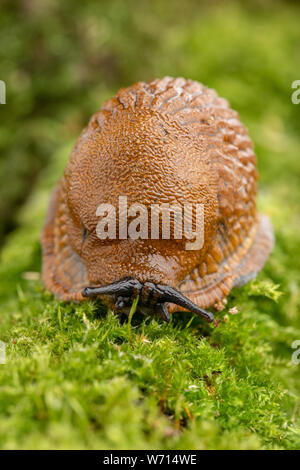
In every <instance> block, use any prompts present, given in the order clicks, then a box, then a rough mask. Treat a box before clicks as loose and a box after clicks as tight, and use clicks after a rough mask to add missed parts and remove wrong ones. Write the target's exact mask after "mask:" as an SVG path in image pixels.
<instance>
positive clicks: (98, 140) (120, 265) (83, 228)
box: [41, 77, 273, 321]
mask: <svg viewBox="0 0 300 470" xmlns="http://www.w3.org/2000/svg"><path fill="white" fill-rule="evenodd" d="M256 193H257V169H256V156H255V154H254V151H253V145H252V142H251V140H250V138H249V136H248V133H247V130H246V129H245V127H244V126H243V125H242V123H241V122H240V120H239V116H238V114H237V112H235V111H233V110H232V109H230V107H229V105H228V102H227V101H226V100H224V99H222V98H220V97H218V95H217V93H216V92H215V91H213V90H211V89H208V88H206V87H204V86H203V85H201V84H200V83H198V82H195V81H191V80H185V79H183V78H177V79H172V78H169V77H165V78H163V79H162V80H154V81H152V82H149V83H143V82H139V83H136V84H135V85H133V86H132V87H130V88H126V89H122V90H120V91H119V92H118V93H117V95H116V96H115V97H114V98H112V99H110V100H109V101H107V102H106V103H104V105H103V106H102V108H101V109H100V111H99V112H97V113H96V114H94V115H93V116H92V118H91V120H90V122H89V124H88V126H87V127H86V128H85V129H84V130H83V132H82V134H81V136H80V137H79V139H78V141H77V143H76V145H75V147H74V149H73V151H72V153H71V156H70V160H69V163H68V165H67V168H66V170H65V173H64V176H63V178H62V180H61V181H60V182H59V183H58V185H57V186H56V188H55V189H54V192H53V195H52V198H51V201H50V205H49V209H48V213H47V217H46V222H45V225H44V228H43V232H42V237H41V242H42V249H43V281H44V283H45V285H46V287H47V288H48V289H49V290H51V291H52V292H53V293H54V294H55V295H57V296H58V297H59V298H60V299H62V300H65V301H82V300H85V299H86V298H89V297H95V296H99V297H101V298H102V299H103V300H104V301H105V302H106V303H107V304H108V305H110V306H114V305H116V309H117V310H118V309H119V310H124V309H126V308H129V306H130V303H131V302H132V299H133V297H134V296H135V295H139V303H138V307H139V309H140V310H142V311H145V312H146V313H151V312H152V311H153V312H154V311H158V312H159V313H160V314H161V315H162V316H163V317H164V318H165V319H166V320H167V319H168V311H167V310H166V305H168V308H169V310H175V309H187V310H191V311H194V312H195V313H198V314H200V315H202V316H203V317H205V315H206V314H209V312H205V310H203V309H206V308H208V307H210V306H214V305H216V304H217V303H219V302H220V301H222V300H223V299H224V298H226V296H227V295H228V293H229V292H230V290H231V288H232V287H234V286H240V285H243V284H244V283H245V282H247V281H248V280H250V279H251V278H253V277H255V276H256V274H257V273H258V271H260V270H261V269H262V267H263V265H264V263H265V261H266V259H267V257H268V255H269V253H270V251H271V249H272V246H273V231H272V227H271V224H270V222H269V220H268V218H267V217H266V216H263V215H261V214H258V213H257V211H256V205H255V199H256ZM120 196H126V197H127V204H128V206H130V205H131V204H143V205H144V206H145V207H146V208H149V210H150V208H151V206H152V205H153V204H162V203H168V204H179V205H182V206H183V205H184V204H185V203H187V202H188V203H190V204H201V205H202V207H203V211H204V213H203V221H204V222H203V236H204V243H203V246H202V248H200V249H197V250H187V249H186V241H187V240H186V238H185V237H184V236H183V237H182V238H181V239H176V238H175V237H174V236H171V237H170V239H162V238H161V237H159V238H156V239H153V238H150V237H149V238H148V237H147V238H138V239H132V238H128V237H127V238H121V237H117V238H116V239H113V240H112V239H99V237H98V236H97V224H98V222H99V216H98V215H97V208H98V207H99V205H100V204H110V205H112V206H114V207H117V206H118V204H119V198H120ZM120 217H121V215H120V214H117V222H118V218H120ZM193 219H194V215H193ZM173 222H174V221H173ZM192 222H193V223H194V222H195V221H194V220H193V221H192ZM149 231H150V229H149ZM149 286H150V287H149ZM87 288H88V289H87ZM149 292H150V293H151V295H149ZM180 295H181V297H180ZM172 296H173V297H172ZM172 299H173V300H172ZM180 299H181V300H180ZM171 303H172V305H171ZM197 308H198V310H197ZM201 312H202V313H201ZM203 312H204V313H203ZM205 319H206V320H208V321H211V319H212V316H209V317H207V318H205Z"/></svg>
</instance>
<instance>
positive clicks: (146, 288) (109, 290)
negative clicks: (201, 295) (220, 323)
mask: <svg viewBox="0 0 300 470" xmlns="http://www.w3.org/2000/svg"><path fill="white" fill-rule="evenodd" d="M137 294H138V295H140V299H141V300H140V304H141V307H147V308H151V307H156V310H157V311H158V313H159V314H160V316H161V317H162V318H163V319H164V321H166V322H169V320H170V316H169V312H168V310H167V307H166V305H165V303H173V304H176V305H179V306H180V307H183V308H185V309H186V310H188V311H190V312H193V313H195V314H196V315H198V316H200V317H201V318H203V319H204V320H205V321H207V322H209V323H211V322H212V321H213V320H214V316H213V314H212V313H211V312H208V311H206V310H204V309H202V308H201V307H199V306H198V305H196V304H194V302H192V301H191V300H189V299H188V298H187V297H185V296H184V295H183V294H181V293H180V292H179V291H178V290H177V289H175V288H174V287H171V286H163V285H155V284H153V283H152V282H145V283H144V284H142V283H141V282H139V281H138V280H137V279H130V278H125V279H121V280H120V281H116V282H113V283H112V284H108V285H107V286H95V287H85V288H84V289H83V291H82V296H83V297H97V296H101V295H109V296H113V297H114V298H115V299H116V300H115V307H116V308H117V309H123V308H124V307H125V306H126V305H127V304H128V300H130V297H134V296H136V295H137Z"/></svg>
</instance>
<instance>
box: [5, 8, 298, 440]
mask: <svg viewBox="0 0 300 470" xmlns="http://www.w3.org/2000/svg"><path fill="white" fill-rule="evenodd" d="M113 3H114V6H109V5H106V10H105V15H106V16H104V17H103V15H102V16H101V15H100V13H101V12H102V10H101V8H102V7H100V6H99V7H95V6H93V5H95V3H93V2H87V4H86V5H87V6H86V7H85V10H84V14H81V13H82V11H83V7H81V9H80V11H77V10H76V9H75V7H74V9H75V10H74V15H75V16H74V17H75V21H77V23H76V24H77V26H78V27H79V26H80V27H81V28H82V29H81V31H82V38H81V44H88V45H89V47H90V48H91V49H92V52H93V54H94V55H93V56H92V57H94V56H95V54H96V52H95V51H96V45H97V41H98V42H99V41H100V40H102V42H103V43H104V44H106V42H107V41H108V43H109V46H110V48H111V50H112V51H113V52H114V53H115V51H117V52H116V53H115V57H116V58H117V59H116V61H117V62H116V63H117V64H118V73H116V74H115V75H114V77H115V76H118V80H119V82H120V83H119V82H118V80H117V79H115V81H113V79H111V82H112V85H111V86H108V83H109V80H108V79H107V78H105V77H104V76H103V77H102V75H101V70H100V71H98V75H99V76H100V78H99V81H98V83H97V84H95V75H96V73H95V72H94V74H93V75H91V76H92V79H91V82H92V83H91V86H89V87H87V88H86V89H83V90H82V94H83V98H82V103H83V104H82V108H83V111H82V113H83V114H80V112H81V107H80V100H79V97H78V94H77V95H76V99H75V100H74V102H73V103H71V98H69V101H70V103H71V104H70V105H69V106H68V107H67V108H66V109H65V111H64V112H63V111H62V108H61V107H60V108H59V106H57V108H56V109H59V114H58V116H59V117H58V119H57V116H55V115H51V112H50V111H49V118H48V121H47V122H46V120H45V119H46V118H45V117H44V120H43V118H42V121H41V124H40V126H41V127H37V128H35V130H34V131H33V133H37V135H46V134H47V139H48V140H47V145H48V146H49V149H50V148H51V151H52V155H51V158H50V157H49V159H48V162H47V164H46V165H44V170H43V171H42V173H40V176H39V180H38V182H37V183H36V185H35V188H34V190H33V192H32V193H31V196H30V197H29V199H28V200H27V202H26V204H25V205H24V206H23V207H22V208H21V209H20V211H19V212H18V215H17V225H18V228H17V229H16V230H15V231H14V232H13V233H11V234H9V236H7V238H6V242H5V245H4V247H3V249H2V256H1V266H0V277H1V282H0V298H1V312H0V339H1V340H2V341H4V342H5V343H6V354H7V362H6V364H3V365H0V419H1V426H0V448H2V449H28V448H35V449H38V448H39V449H41V448H42V449H45V448H46V449H56V448H59V449H62V448H64V449H73V448H80V449H265V448H280V449H281V448H284V449H289V448H292V449H296V448H298V449H299V448H300V398H299V388H300V364H299V365H295V364H293V363H292V361H291V358H292V353H293V352H294V350H293V349H292V343H293V341H295V340H300V326H299V303H300V290H299V281H300V257H299V252H300V240H299V227H300V220H299V196H300V184H299V170H300V160H299V144H300V136H299V130H300V120H299V114H300V105H298V106H297V105H293V104H292V102H291V92H292V90H291V83H292V81H294V80H296V79H299V78H300V76H299V72H300V70H299V67H298V69H296V65H297V64H298V66H299V12H300V10H299V8H298V7H297V6H296V5H292V4H289V3H285V4H282V3H279V2H265V3H264V7H262V6H261V4H258V3H256V6H255V7H253V8H252V7H251V8H250V7H249V6H248V7H245V6H244V7H241V6H240V5H239V4H238V3H231V4H229V6H227V7H224V5H223V4H220V5H219V4H216V5H215V6H214V8H204V7H202V9H200V8H199V10H198V13H197V14H193V15H192V14H187V16H186V18H187V20H188V21H186V22H185V21H184V20H183V19H182V20H180V15H179V16H178V15H175V16H174V11H173V13H171V12H169V11H167V8H166V6H165V4H164V3H163V2H153V4H152V6H151V8H150V7H149V6H147V4H146V3H144V2H141V4H140V6H137V7H130V6H129V7H128V9H129V10H128V11H129V13H128V12H127V10H126V11H125V13H126V14H125V13H124V11H123V10H122V8H123V7H121V4H119V2H113ZM129 3H130V2H129ZM77 5H78V3H77ZM136 5H137V4H136ZM178 5H179V4H178ZM178 5H177V7H176V8H177V10H176V9H175V12H176V11H177V12H178V11H179V12H180V8H181V7H180V6H178ZM259 5H260V6H259ZM191 7H193V8H196V6H195V2H191ZM97 8H99V11H98V10H97ZM118 8H119V9H118ZM130 8H131V9H130ZM96 13H99V15H98V16H97V15H96ZM38 14H39V15H40V21H39V23H38V24H47V25H48V26H49V27H48V29H47V31H48V33H47V34H48V41H50V42H49V43H50V44H51V47H52V48H54V49H55V44H56V43H55V40H56V41H58V42H59V41H62V42H63V39H62V38H64V35H63V32H62V27H61V29H59V27H57V29H55V28H56V26H57V25H56V23H55V21H56V20H54V19H53V18H56V16H55V15H54V16H51V15H50V14H48V13H47V12H46V13H45V17H44V16H43V14H44V13H43V10H40V11H39V13H38ZM64 14H65V12H64V11H62V12H61V13H60V15H61V18H64ZM47 15H48V16H47ZM122 15H123V16H122ZM58 17H59V16H58ZM145 17H147V23H145ZM79 18H80V20H79ZM97 18H98V19H97ZM128 18H130V19H131V21H130V22H128ZM104 20H105V21H104ZM143 20H144V22H143ZM122 21H123V22H124V24H125V25H126V27H127V29H126V31H125V32H124V34H121V33H120V30H119V29H120V28H121V26H124V24H123V23H122ZM43 22H44V23H43ZM58 23H59V22H58ZM28 24H29V23H28ZM85 24H86V25H89V24H91V25H92V26H93V25H94V26H93V28H94V29H93V28H92V31H94V32H93V34H92V33H89V34H90V35H91V37H89V36H88V37H85V35H84V34H86V35H88V33H87V32H86V31H88V29H87V30H86V29H85V28H84V27H83V26H82V25H85ZM103 25H104V26H105V28H104V26H103ZM120 25H121V26H120ZM29 26H30V25H29ZM29 26H28V27H29ZM31 26H32V25H31ZM97 26H99V31H100V32H101V31H102V33H103V31H104V32H105V35H106V36H105V38H106V39H105V38H104V39H103V38H102V39H101V37H99V38H98V36H97V34H98V33H97V31H98V30H97ZM38 27H39V26H38V25H36V28H38ZM101 28H102V29H101ZM111 31H114V32H115V35H116V38H112V36H110V33H111ZM128 31H129V32H128ZM132 31H134V32H135V31H136V36H137V38H138V40H137V41H135V36H134V35H131V32H132ZM100 32H99V34H100ZM102 33H101V34H102ZM103 34H104V33H103ZM100 36H101V35H100ZM107 38H108V39H107ZM109 38H110V39H109ZM122 38H125V39H126V40H127V42H126V41H123V42H122V40H121V39H122ZM141 38H142V39H141ZM157 38H158V39H157ZM88 39H89V41H92V44H91V42H89V41H88ZM139 39H140V42H139ZM66 41H68V40H67V39H66ZM93 41H94V42H93ZM105 41H106V42H105ZM109 41H110V42H109ZM100 42H101V41H100ZM124 42H125V44H124ZM63 44H64V43H63ZM66 44H67V46H68V42H66ZM139 44H140V46H139ZM139 47H140V48H141V49H140V50H138V49H137V48H139ZM94 49H95V50H94ZM63 50H65V52H64V54H65V55H66V56H67V57H68V50H69V49H68V47H66V48H65V49H64V48H63ZM88 52H89V53H91V51H89V50H88ZM142 52H143V53H142ZM135 53H137V54H135ZM118 54H121V55H118ZM122 54H123V55H122ZM71 55H72V57H73V53H72V54H71ZM113 57H114V56H113ZM137 57H138V58H139V61H137V60H136V58H137ZM80 60H81V65H82V64H84V55H83V57H81V59H80ZM126 61H127V63H125V62H126ZM71 63H72V64H73V65H74V67H75V68H76V66H77V65H78V64H77V62H76V60H75V59H74V58H72V61H71ZM113 63H114V62H113ZM67 64H68V60H67V59H66V67H67ZM82 66H83V65H82ZM93 67H94V66H93ZM93 70H94V69H93ZM36 73H37V72H36ZM65 73H66V76H68V73H69V72H67V71H65ZM164 74H168V75H173V76H176V75H183V76H186V77H191V78H194V79H197V80H199V81H202V82H204V83H205V84H208V85H209V86H211V87H215V88H216V89H217V90H218V92H219V93H220V94H221V95H223V96H226V97H227V98H228V99H229V100H230V101H231V104H232V106H233V107H234V108H236V109H237V110H238V111H239V112H240V115H241V118H242V120H243V121H244V122H245V123H246V125H247V126H248V127H249V131H250V135H251V137H252V138H253V140H254V142H255V148H256V152H257V154H258V159H259V170H260V192H259V198H258V204H259V208H260V210H261V211H263V212H265V213H267V214H269V216H270V217H271V218H272V221H273V223H274V227H275V234H276V245H275V249H274V252H273V254H272V255H271V257H270V259H269V261H268V263H267V265H266V267H265V269H264V270H263V272H262V273H260V275H259V277H258V278H257V279H256V280H255V281H253V282H252V283H251V284H249V285H247V286H245V287H244V288H242V289H239V290H238V289H236V290H234V291H233V292H232V293H231V295H230V297H229V298H228V304H227V307H226V309H225V310H224V311H222V312H220V313H219V314H217V318H218V320H219V321H218V322H217V324H216V325H214V326H209V325H204V324H203V322H201V320H199V319H197V318H194V317H192V316H191V315H189V314H187V313H185V314H182V313H177V314H174V315H173V316H172V321H171V323H170V324H168V325H166V324H164V323H162V322H161V321H159V320H156V319H151V318H148V319H144V318H143V317H141V316H139V315H137V314H136V315H134V316H133V319H132V324H131V327H130V326H129V325H128V322H127V319H126V318H120V317H118V316H116V315H114V313H113V312H111V311H109V312H106V311H105V310H104V309H103V308H102V306H101V305H100V304H96V303H86V304H83V305H74V304H65V303H62V302H59V301H58V300H56V299H55V298H53V296H52V295H51V294H50V293H49V292H46V291H45V290H44V288H43V286H42V283H41V281H40V279H39V278H38V273H39V272H40V268H41V254H40V246H39V233H40V229H41V226H42V223H43V217H44V213H45V209H46V206H47V200H48V197H49V192H50V189H51V187H52V185H53V184H54V183H55V181H56V180H57V179H58V178H59V177H60V175H61V174H62V171H63V168H64V166H65V164H66V161H67V159H68V155H69V151H70V149H71V147H72V145H73V143H74V139H75V138H76V135H77V134H78V133H79V131H80V127H81V124H82V123H81V121H82V119H83V117H85V116H86V115H88V114H91V113H92V112H94V111H95V110H96V109H97V108H98V107H99V106H100V103H101V100H103V99H104V98H107V97H109V96H110V95H111V94H113V93H114V91H116V89H117V88H118V87H119V86H120V85H123V86H124V85H126V84H130V83H131V82H133V81H135V80H137V79H145V80H147V79H150V78H152V77H153V76H163V75H164ZM0 78H1V77H0ZM66 80H67V79H66ZM75 80H76V77H75ZM63 83H64V82H63V80H62V83H60V86H61V87H62V84H63ZM58 85H59V84H58ZM52 86H53V84H52ZM54 89H55V87H54V86H53V89H52V88H51V90H52V91H51V92H49V96H50V95H51V93H52V92H53V93H54V91H53V90H54ZM60 104H61V103H60ZM7 106H8V105H7ZM54 108H55V107H54ZM7 109H8V108H7ZM35 119H37V118H36V116H33V117H31V121H29V123H30V122H31V123H32V124H33V123H34V122H36V121H35ZM25 121H26V116H25ZM29 123H28V121H27V122H26V123H25V125H26V126H27V127H28V126H29ZM46 124H47V126H46ZM20 125H21V124H20ZM36 125H37V126H38V124H36ZM45 126H46V127H47V129H48V130H47V132H46V130H45V129H46V127H45ZM8 129H9V128H7V133H9V131H8ZM41 129H42V130H41ZM42 131H43V132H42ZM39 132H40V134H39ZM49 135H50V137H49ZM16 137H17V138H19V136H18V135H17V136H16ZM49 142H50V143H49ZM21 143H22V139H19V145H21ZM39 145H41V142H39ZM49 149H48V150H49ZM20 164H22V161H20ZM2 177H3V178H5V175H4V174H3V176H2ZM11 184H13V180H12V181H11ZM233 307H237V309H238V313H236V314H232V313H230V309H232V308H233Z"/></svg>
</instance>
